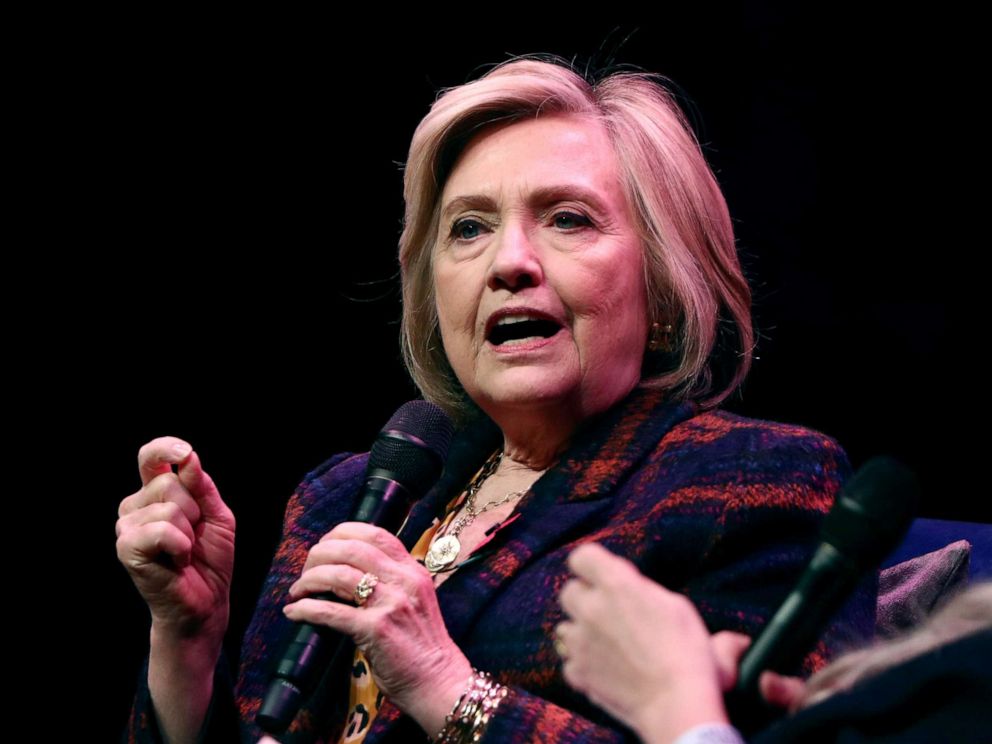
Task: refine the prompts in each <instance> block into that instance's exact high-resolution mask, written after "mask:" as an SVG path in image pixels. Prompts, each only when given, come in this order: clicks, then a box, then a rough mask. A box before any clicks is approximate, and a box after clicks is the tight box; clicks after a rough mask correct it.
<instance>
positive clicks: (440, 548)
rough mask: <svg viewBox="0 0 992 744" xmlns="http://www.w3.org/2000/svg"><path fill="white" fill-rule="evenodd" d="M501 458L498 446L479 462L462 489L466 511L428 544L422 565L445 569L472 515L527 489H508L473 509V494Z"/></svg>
mask: <svg viewBox="0 0 992 744" xmlns="http://www.w3.org/2000/svg"><path fill="white" fill-rule="evenodd" d="M502 461H503V450H502V449H500V450H497V451H496V452H494V453H493V454H492V455H491V456H490V457H489V459H488V460H486V464H485V465H483V466H482V470H480V471H479V473H478V474H477V475H476V476H475V478H473V479H472V482H471V483H469V484H468V488H467V489H466V493H465V513H464V514H462V515H461V516H460V517H458V519H456V520H455V521H454V522H452V523H451V524H450V525H449V527H448V529H446V530H445V533H444V535H442V536H441V537H439V538H438V539H437V540H435V541H434V544H433V545H431V548H430V550H429V551H427V555H426V556H424V566H426V567H427V570H428V571H430V572H431V573H432V574H436V573H439V572H440V571H443V570H445V569H446V568H447V567H448V566H450V565H451V564H452V563H454V562H455V559H456V558H458V553H459V552H461V549H462V544H461V542H459V540H458V535H459V534H460V533H461V531H462V530H463V529H465V528H466V527H468V526H469V525H470V524H472V522H474V521H475V518H476V517H477V516H479V515H480V514H484V513H486V512H487V511H489V510H490V509H495V508H496V507H497V506H502V505H503V504H505V503H507V502H508V501H510V500H511V499H515V498H520V497H521V496H523V495H524V494H525V493H527V491H510V492H509V493H508V494H506V495H505V496H503V497H502V498H498V499H496V500H494V501H488V502H486V503H485V504H484V505H483V506H482V508H481V509H476V507H475V495H476V494H477V493H478V492H479V489H480V488H482V484H483V483H485V482H486V479H487V478H488V477H489V476H490V475H492V474H493V473H495V472H496V468H498V467H499V464H500V463H501V462H502Z"/></svg>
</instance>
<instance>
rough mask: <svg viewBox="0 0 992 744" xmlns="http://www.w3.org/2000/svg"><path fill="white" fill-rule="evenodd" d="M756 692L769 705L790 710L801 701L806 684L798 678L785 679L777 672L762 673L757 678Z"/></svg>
mask: <svg viewBox="0 0 992 744" xmlns="http://www.w3.org/2000/svg"><path fill="white" fill-rule="evenodd" d="M758 690H759V691H760V692H761V696H762V697H763V698H764V699H765V700H766V701H768V703H769V704H770V705H774V706H775V707H778V708H789V709H791V708H793V707H794V706H797V705H798V704H799V703H800V701H801V700H802V699H803V695H804V694H805V693H806V683H805V682H803V681H802V680H801V679H799V678H798V677H786V676H784V675H781V674H778V673H777V672H769V671H764V672H762V673H761V676H760V677H758Z"/></svg>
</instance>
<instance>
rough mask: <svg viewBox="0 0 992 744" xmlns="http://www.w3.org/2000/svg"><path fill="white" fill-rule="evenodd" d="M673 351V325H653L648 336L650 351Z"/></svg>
mask: <svg viewBox="0 0 992 744" xmlns="http://www.w3.org/2000/svg"><path fill="white" fill-rule="evenodd" d="M671 350H672V324H671V323H666V324H665V325H662V324H661V323H652V324H651V332H650V333H649V334H648V351H671Z"/></svg>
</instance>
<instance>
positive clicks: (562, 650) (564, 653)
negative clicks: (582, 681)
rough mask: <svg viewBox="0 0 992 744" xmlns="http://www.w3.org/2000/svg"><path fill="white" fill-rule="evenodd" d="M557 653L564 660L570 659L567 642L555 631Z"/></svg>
mask: <svg viewBox="0 0 992 744" xmlns="http://www.w3.org/2000/svg"><path fill="white" fill-rule="evenodd" d="M555 653H557V654H558V656H560V657H561V658H562V659H567V658H568V646H566V645H565V641H563V640H562V639H561V636H560V635H558V631H557V630H556V631H555Z"/></svg>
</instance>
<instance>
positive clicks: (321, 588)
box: [289, 563, 365, 600]
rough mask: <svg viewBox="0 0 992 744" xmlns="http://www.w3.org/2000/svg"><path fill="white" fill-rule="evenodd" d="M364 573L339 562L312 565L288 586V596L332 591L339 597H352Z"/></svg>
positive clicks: (297, 597) (303, 595) (293, 596)
mask: <svg viewBox="0 0 992 744" xmlns="http://www.w3.org/2000/svg"><path fill="white" fill-rule="evenodd" d="M364 575H365V574H364V573H363V572H362V571H359V570H358V569H357V568H353V567H351V566H344V565H341V564H340V563H337V564H333V565H323V566H314V567H313V568H311V569H308V570H306V571H304V572H303V574H302V575H301V576H300V578H299V579H297V580H296V582H295V583H294V584H293V585H292V586H291V587H289V596H290V598H292V599H294V600H296V599H302V598H303V597H305V596H306V595H308V594H317V593H318V592H334V594H336V595H337V596H339V597H341V599H353V598H354V596H355V587H356V586H358V582H359V581H361V580H362V577H363V576H364Z"/></svg>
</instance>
